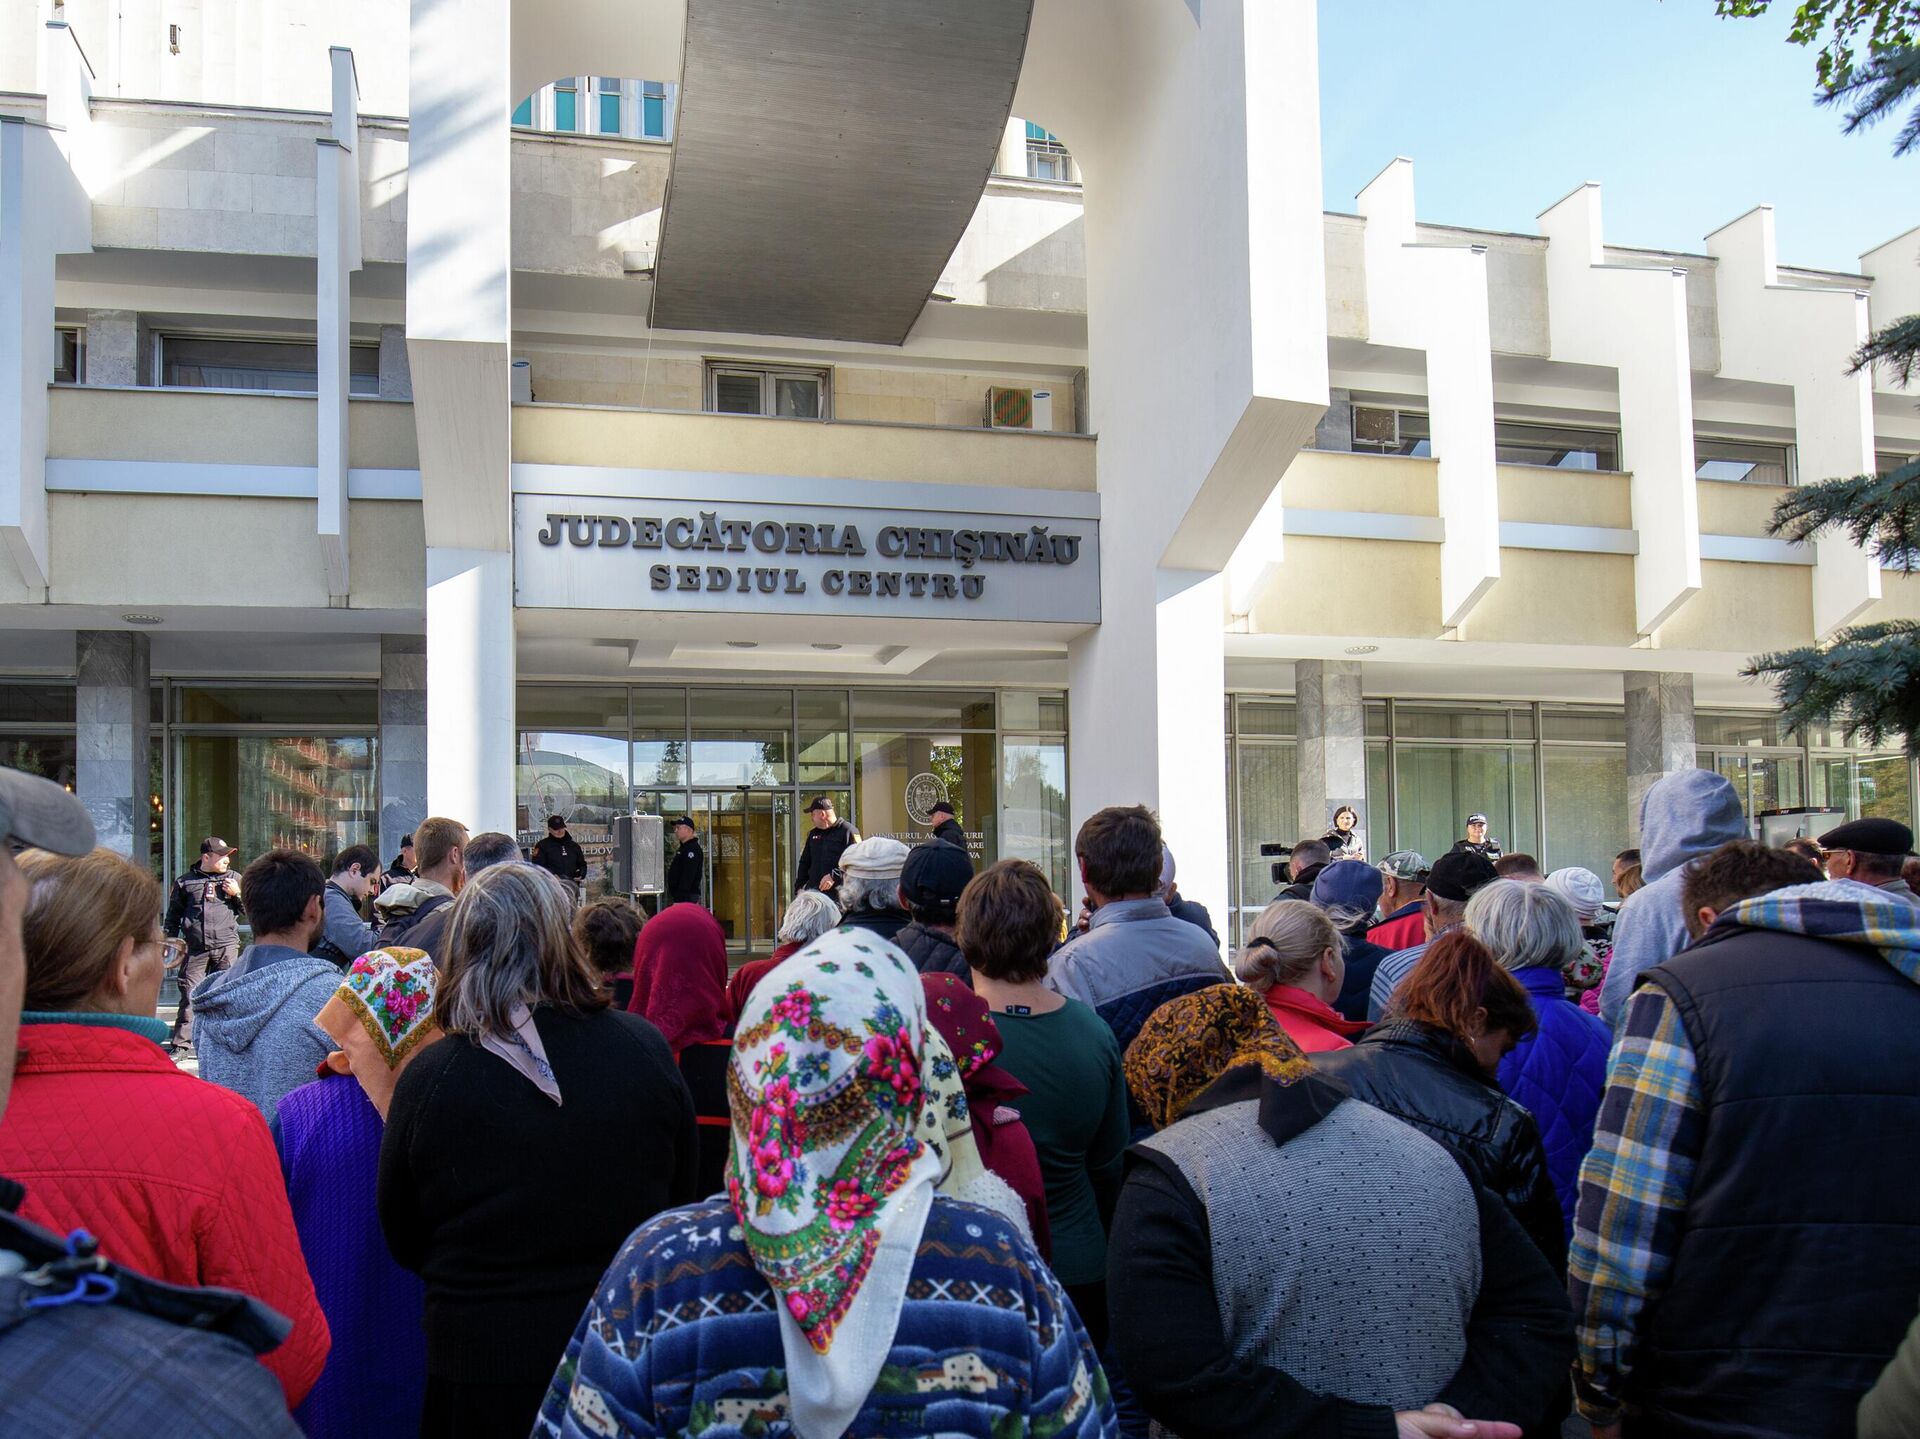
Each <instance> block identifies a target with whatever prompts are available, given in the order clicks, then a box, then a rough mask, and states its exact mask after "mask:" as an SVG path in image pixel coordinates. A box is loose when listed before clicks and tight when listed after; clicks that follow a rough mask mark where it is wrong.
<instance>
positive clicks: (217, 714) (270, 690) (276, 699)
mask: <svg viewBox="0 0 1920 1439" xmlns="http://www.w3.org/2000/svg"><path fill="white" fill-rule="evenodd" d="M173 693H174V695H175V701H174V704H175V710H176V713H175V718H176V719H178V720H179V721H180V723H182V724H207V725H239V724H270V725H357V724H364V725H377V724H378V723H379V722H380V694H379V691H377V690H376V689H375V688H374V687H373V686H372V685H343V686H340V687H339V688H336V689H296V688H293V687H292V686H285V687H279V686H270V685H259V686H247V685H235V686H232V687H227V686H220V687H214V686H206V687H204V688H201V687H195V686H190V685H176V686H174V691H173ZM621 723H622V724H623V725H624V724H625V723H626V721H625V720H624V719H623V720H622V721H621ZM228 843H232V840H231V839H230V838H229V839H228Z"/></svg>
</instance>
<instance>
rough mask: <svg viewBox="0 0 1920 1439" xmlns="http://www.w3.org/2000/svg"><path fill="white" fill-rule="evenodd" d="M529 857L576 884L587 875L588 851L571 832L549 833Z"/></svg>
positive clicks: (553, 873)
mask: <svg viewBox="0 0 1920 1439" xmlns="http://www.w3.org/2000/svg"><path fill="white" fill-rule="evenodd" d="M528 857H529V858H530V859H532V861H533V862H534V863H535V864H537V865H539V866H540V868H542V869H544V870H545V871H546V872H547V873H548V874H552V875H558V876H559V877H560V878H561V879H570V880H572V881H573V882H574V883H575V884H578V883H579V882H580V881H581V880H583V879H585V878H586V877H587V852H586V851H585V850H583V849H582V848H580V844H579V841H577V840H576V839H574V837H573V836H572V835H570V834H568V835H559V836H555V835H551V834H550V835H547V836H546V837H545V838H543V839H542V840H541V841H540V843H538V844H536V845H535V846H534V847H533V853H532V854H531V855H530V856H528Z"/></svg>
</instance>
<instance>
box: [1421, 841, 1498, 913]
mask: <svg viewBox="0 0 1920 1439" xmlns="http://www.w3.org/2000/svg"><path fill="white" fill-rule="evenodd" d="M1498 878H1500V875H1499V872H1498V871H1497V870H1495V869H1494V867H1493V861H1492V860H1490V859H1488V858H1487V857H1486V856H1485V855H1484V854H1478V853H1476V852H1475V851H1473V850H1470V849H1457V850H1451V851H1449V852H1448V853H1446V854H1443V855H1441V856H1440V858H1438V859H1436V860H1435V861H1434V862H1433V869H1432V871H1431V872H1430V873H1429V874H1428V875H1427V893H1428V894H1437V895H1439V896H1440V898H1442V899H1451V900H1454V901H1456V902H1461V901H1465V900H1467V899H1470V898H1472V896H1473V894H1474V891H1476V890H1481V889H1485V888H1486V887H1487V886H1488V885H1490V884H1492V883H1493V882H1494V881H1495V880H1496V879H1498Z"/></svg>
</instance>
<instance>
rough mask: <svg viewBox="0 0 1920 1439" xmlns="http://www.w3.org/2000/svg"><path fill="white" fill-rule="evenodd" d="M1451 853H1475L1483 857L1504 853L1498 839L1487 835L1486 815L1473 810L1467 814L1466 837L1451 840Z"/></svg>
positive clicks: (1497, 855) (1498, 856)
mask: <svg viewBox="0 0 1920 1439" xmlns="http://www.w3.org/2000/svg"><path fill="white" fill-rule="evenodd" d="M1449 852H1450V853H1452V854H1477V855H1480V856H1482V857H1483V858H1485V859H1498V858H1500V856H1501V855H1502V854H1503V853H1505V851H1504V850H1502V849H1501V848H1500V841H1499V840H1497V839H1489V838H1488V837H1487V817H1486V816H1485V815H1484V814H1481V813H1480V812H1479V811H1478V810H1475V811H1474V812H1473V813H1472V814H1470V815H1468V816H1467V837H1466V838H1465V839H1456V840H1455V841H1454V842H1453V849H1452V850H1451V851H1449Z"/></svg>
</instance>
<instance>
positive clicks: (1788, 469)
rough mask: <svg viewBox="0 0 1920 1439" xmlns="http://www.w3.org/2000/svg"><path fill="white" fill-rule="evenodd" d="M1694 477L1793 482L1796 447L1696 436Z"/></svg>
mask: <svg viewBox="0 0 1920 1439" xmlns="http://www.w3.org/2000/svg"><path fill="white" fill-rule="evenodd" d="M1693 466H1694V468H1693V477H1694V478H1695V479H1696V480H1730V481H1733V482H1734V483H1736V484H1746V485H1790V484H1792V483H1793V451H1792V450H1791V449H1789V448H1788V447H1787V446H1786V445H1750V444H1748V443H1746V442H1745V441H1744V440H1717V439H1715V438H1713V437H1712V436H1711V435H1695V436H1694V437H1693Z"/></svg>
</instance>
